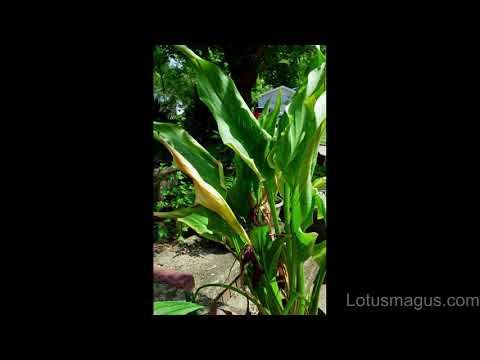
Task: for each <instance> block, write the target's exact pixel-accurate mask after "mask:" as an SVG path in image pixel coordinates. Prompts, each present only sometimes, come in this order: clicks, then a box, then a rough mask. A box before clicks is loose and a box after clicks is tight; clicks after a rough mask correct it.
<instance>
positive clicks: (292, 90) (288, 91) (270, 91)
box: [259, 85, 295, 98]
mask: <svg viewBox="0 0 480 360" xmlns="http://www.w3.org/2000/svg"><path fill="white" fill-rule="evenodd" d="M280 88H281V89H282V94H284V91H285V90H286V92H287V93H291V94H293V93H294V92H295V89H290V88H289V87H286V86H283V85H282V86H279V87H276V88H275V89H272V90H268V91H267V92H264V93H263V94H262V95H260V96H259V98H262V97H264V96H267V95H270V94H271V93H273V92H277V91H278V90H279V89H280Z"/></svg>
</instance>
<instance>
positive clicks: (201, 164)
mask: <svg viewBox="0 0 480 360" xmlns="http://www.w3.org/2000/svg"><path fill="white" fill-rule="evenodd" d="M153 130H154V133H153V134H154V139H155V140H157V142H159V143H161V144H163V145H164V146H166V147H167V149H168V150H169V151H170V153H171V152H172V150H173V151H175V152H177V153H180V154H181V155H182V156H183V157H184V158H185V160H186V161H188V162H189V163H190V164H193V165H194V166H195V170H196V171H197V172H198V173H199V175H200V176H201V177H202V179H204V181H206V182H207V183H208V184H210V185H211V186H213V187H214V188H215V190H217V192H218V193H220V194H221V195H222V196H224V197H225V195H226V190H227V189H226V187H225V184H224V177H223V166H222V163H221V162H220V161H218V160H217V159H215V158H214V157H213V156H212V155H211V154H210V153H209V152H208V151H207V150H206V149H205V148H204V147H203V146H202V145H200V144H199V143H198V142H197V141H196V140H195V139H194V138H193V137H191V136H190V135H189V134H188V133H187V132H186V131H185V130H184V129H182V128H181V127H179V126H176V125H173V124H169V123H157V122H154V123H153ZM172 156H173V154H172ZM174 160H175V158H174ZM177 166H178V163H177ZM179 170H182V169H179ZM174 176H176V177H177V178H178V179H181V178H182V177H183V175H182V173H180V172H177V173H176V175H174Z"/></svg>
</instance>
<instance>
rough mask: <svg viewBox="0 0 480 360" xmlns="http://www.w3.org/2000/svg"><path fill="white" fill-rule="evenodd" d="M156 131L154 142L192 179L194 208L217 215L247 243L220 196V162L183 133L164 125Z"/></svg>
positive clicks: (222, 188)
mask: <svg viewBox="0 0 480 360" xmlns="http://www.w3.org/2000/svg"><path fill="white" fill-rule="evenodd" d="M155 130H156V131H155V133H154V138H155V139H156V140H158V141H160V142H161V143H162V144H163V145H164V146H165V147H166V148H167V149H168V150H169V151H170V153H171V154H172V157H173V159H174V161H175V164H176V165H177V167H178V168H179V170H180V171H182V172H183V173H184V174H186V175H187V176H189V177H190V178H191V179H192V181H193V185H194V187H195V205H197V204H199V205H202V206H204V207H206V208H207V209H210V210H212V211H213V212H215V213H217V214H218V215H220V216H221V217H222V218H223V219H224V220H225V221H226V222H227V223H228V225H230V227H231V228H232V229H233V230H234V231H235V232H236V233H237V234H238V235H239V236H240V237H241V238H242V239H243V240H245V241H246V242H247V243H250V239H249V238H248V235H247V233H246V232H245V230H244V229H243V227H242V225H241V224H240V223H239V222H238V220H237V218H236V217H235V214H234V213H233V211H232V209H231V208H230V206H229V205H228V204H227V202H226V201H225V199H224V198H223V196H222V194H221V193H220V192H219V191H222V192H223V193H224V194H225V193H226V192H225V191H223V190H224V189H225V188H224V184H223V170H222V167H221V166H220V165H219V162H218V161H217V160H215V158H213V157H212V156H211V155H210V154H209V153H208V151H207V150H205V149H204V148H203V147H202V146H201V145H200V144H198V142H196V141H195V140H194V139H193V138H192V137H191V136H190V135H188V134H187V132H186V131H185V130H183V129H181V128H179V127H177V126H175V125H172V124H166V123H156V124H155Z"/></svg>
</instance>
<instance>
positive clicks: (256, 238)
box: [250, 225, 269, 265]
mask: <svg viewBox="0 0 480 360" xmlns="http://www.w3.org/2000/svg"><path fill="white" fill-rule="evenodd" d="M268 231H269V228H268V225H263V226H258V227H255V228H253V230H252V231H250V239H251V240H252V245H253V248H254V249H255V253H256V254H257V255H258V256H259V258H260V259H262V258H264V253H265V251H266V247H267V244H268V241H269V238H268ZM262 265H263V264H262Z"/></svg>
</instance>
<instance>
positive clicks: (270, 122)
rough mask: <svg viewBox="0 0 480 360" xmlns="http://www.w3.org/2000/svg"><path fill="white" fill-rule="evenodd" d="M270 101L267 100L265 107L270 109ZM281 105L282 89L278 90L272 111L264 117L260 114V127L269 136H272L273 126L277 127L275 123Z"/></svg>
mask: <svg viewBox="0 0 480 360" xmlns="http://www.w3.org/2000/svg"><path fill="white" fill-rule="evenodd" d="M270 100H271V99H268V103H267V105H266V106H268V107H270ZM281 104H282V89H281V88H280V90H279V91H278V94H277V99H276V101H275V106H274V108H273V111H271V112H267V113H266V114H265V115H264V116H263V113H262V118H261V121H260V125H261V126H262V128H263V129H265V131H266V132H267V133H269V134H270V135H271V136H273V135H274V132H275V126H276V125H277V122H278V119H279V117H278V114H279V113H280V105H281ZM264 112H265V110H264ZM259 120H260V119H259Z"/></svg>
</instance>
